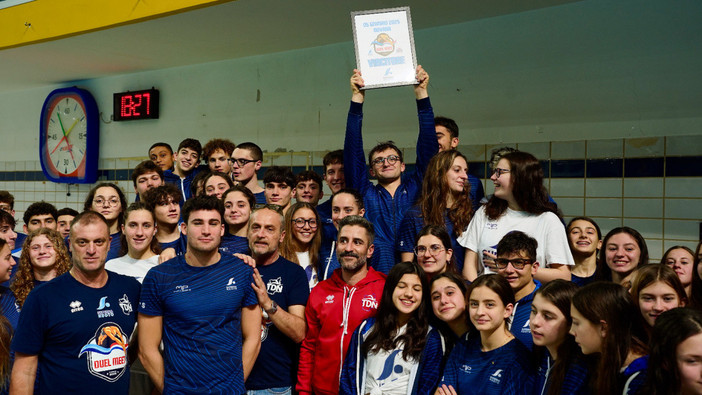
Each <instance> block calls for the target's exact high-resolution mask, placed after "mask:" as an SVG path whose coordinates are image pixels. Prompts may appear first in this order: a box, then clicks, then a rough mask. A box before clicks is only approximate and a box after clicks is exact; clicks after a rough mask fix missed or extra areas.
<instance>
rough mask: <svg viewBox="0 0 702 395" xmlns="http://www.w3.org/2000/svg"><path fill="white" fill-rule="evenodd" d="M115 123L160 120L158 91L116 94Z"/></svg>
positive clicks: (113, 116) (114, 103) (114, 106)
mask: <svg viewBox="0 0 702 395" xmlns="http://www.w3.org/2000/svg"><path fill="white" fill-rule="evenodd" d="M113 110H114V111H113V115H112V119H113V120H114V121H128V120H132V119H157V118H158V90H157V89H153V88H151V89H147V90H143V91H133V92H121V93H115V94H114V102H113Z"/></svg>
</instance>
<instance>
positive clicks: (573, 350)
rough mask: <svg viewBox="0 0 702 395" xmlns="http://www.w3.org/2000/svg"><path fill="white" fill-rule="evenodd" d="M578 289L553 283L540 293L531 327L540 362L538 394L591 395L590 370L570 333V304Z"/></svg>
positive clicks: (537, 295)
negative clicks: (587, 394)
mask: <svg viewBox="0 0 702 395" xmlns="http://www.w3.org/2000/svg"><path fill="white" fill-rule="evenodd" d="M577 290H578V286H577V285H576V284H574V283H572V282H570V281H565V280H553V281H551V282H550V283H548V284H546V285H544V286H543V287H541V288H539V289H538V290H537V291H536V294H535V296H534V300H533V301H532V303H531V315H530V316H529V326H530V328H531V336H532V337H533V341H534V355H535V356H536V359H537V360H538V361H539V369H538V371H537V378H536V386H535V388H536V390H537V392H536V393H537V394H540V395H545V394H548V395H557V394H586V393H588V388H587V386H588V367H587V363H586V361H585V359H584V357H583V354H582V352H580V348H579V347H578V345H577V344H576V343H575V339H574V338H573V336H571V335H570V334H569V333H568V331H569V330H570V325H571V324H572V322H573V320H572V318H571V316H570V303H571V301H572V299H573V295H575V292H576V291H577Z"/></svg>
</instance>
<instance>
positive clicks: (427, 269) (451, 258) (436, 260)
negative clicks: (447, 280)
mask: <svg viewBox="0 0 702 395" xmlns="http://www.w3.org/2000/svg"><path fill="white" fill-rule="evenodd" d="M453 251H454V250H453V246H452V245H451V236H449V234H448V232H447V231H446V228H444V227H443V226H436V225H427V226H425V227H423V228H422V230H421V231H420V232H419V235H417V245H416V246H415V247H414V254H415V255H416V259H417V263H418V264H419V266H421V267H422V269H424V273H426V275H427V277H428V278H429V279H431V277H433V276H435V275H437V274H441V273H445V272H447V271H450V272H454V273H456V272H457V271H456V260H455V256H456V255H455V254H454V253H453Z"/></svg>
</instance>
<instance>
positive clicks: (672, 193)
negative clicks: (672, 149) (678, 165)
mask: <svg viewBox="0 0 702 395" xmlns="http://www.w3.org/2000/svg"><path fill="white" fill-rule="evenodd" d="M698 149H700V148H699V147H698ZM665 196H666V197H697V198H702V177H668V178H666V179H665Z"/></svg>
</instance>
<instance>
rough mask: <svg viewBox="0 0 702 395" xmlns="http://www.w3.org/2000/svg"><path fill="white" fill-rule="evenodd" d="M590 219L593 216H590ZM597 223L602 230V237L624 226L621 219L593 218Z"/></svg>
mask: <svg viewBox="0 0 702 395" xmlns="http://www.w3.org/2000/svg"><path fill="white" fill-rule="evenodd" d="M588 216H589V217H592V216H591V215H588ZM592 219H593V220H594V221H595V222H597V225H599V226H600V229H601V230H602V237H604V235H606V234H607V232H609V231H610V230H612V229H614V228H618V227H620V226H622V219H621V218H600V217H593V218H592Z"/></svg>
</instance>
